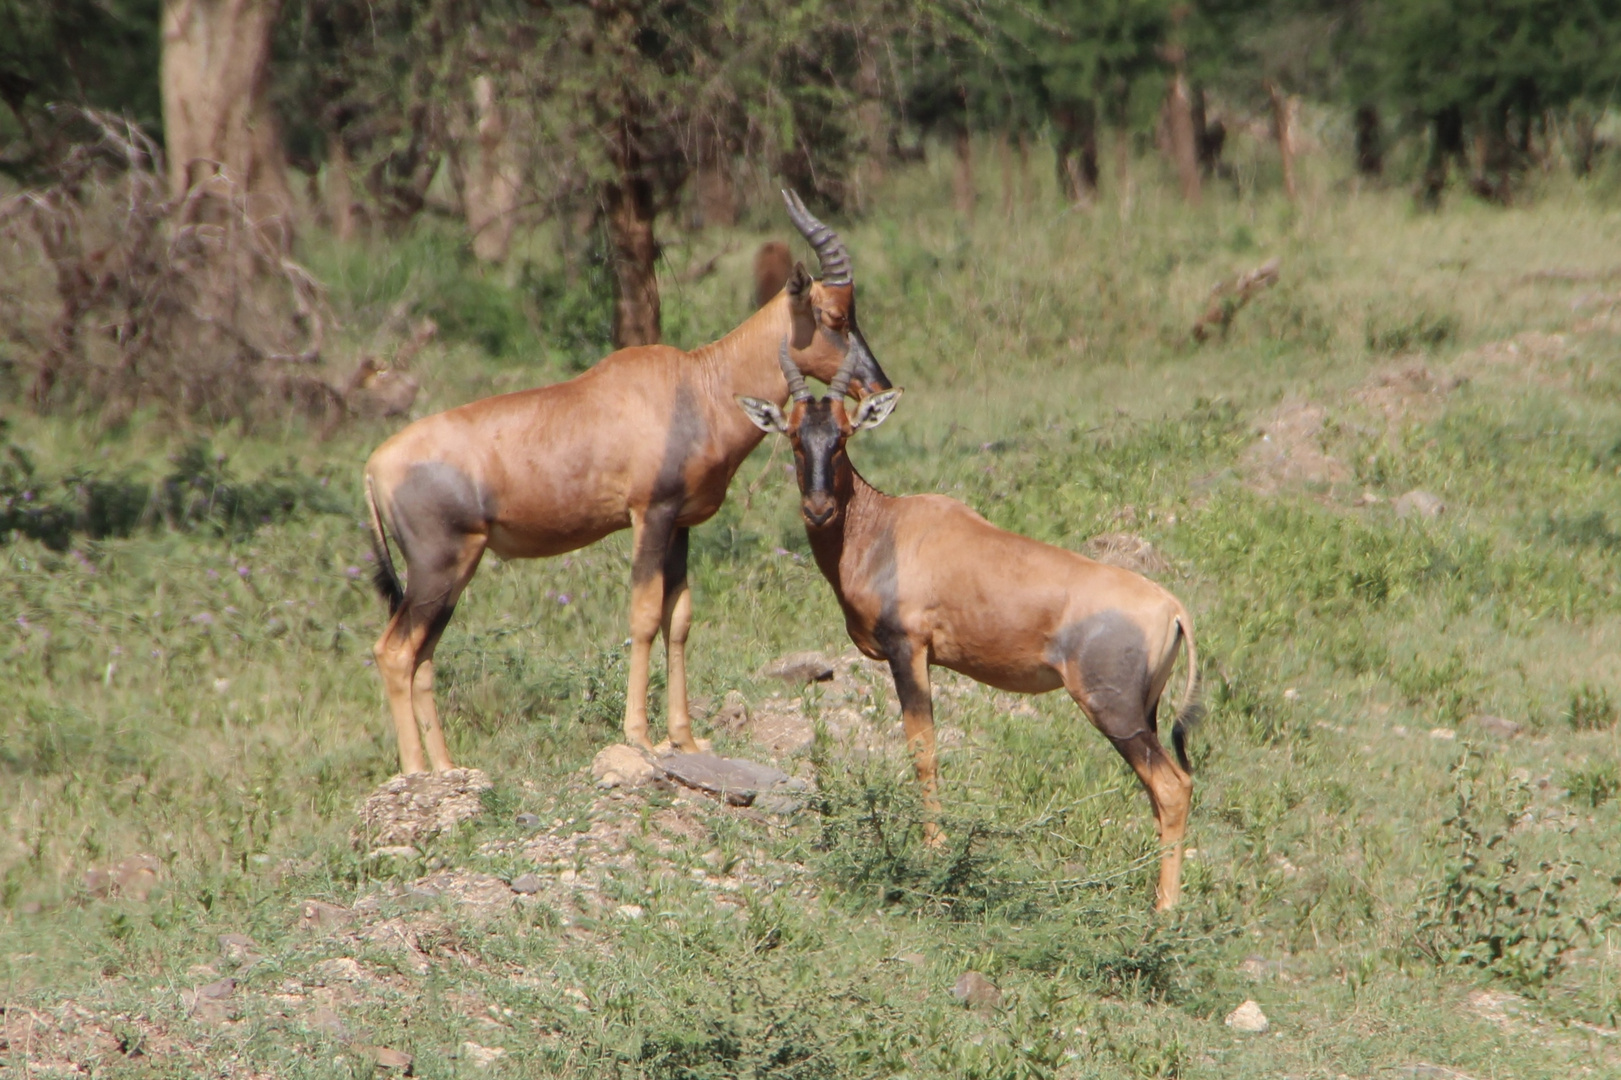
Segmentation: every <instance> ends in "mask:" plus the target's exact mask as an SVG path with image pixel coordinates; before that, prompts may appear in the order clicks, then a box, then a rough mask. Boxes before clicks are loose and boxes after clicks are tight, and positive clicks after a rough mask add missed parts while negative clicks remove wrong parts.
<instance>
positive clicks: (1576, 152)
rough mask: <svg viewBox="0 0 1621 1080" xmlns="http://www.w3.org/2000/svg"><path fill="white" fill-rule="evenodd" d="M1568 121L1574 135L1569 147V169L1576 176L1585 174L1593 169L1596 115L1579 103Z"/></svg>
mask: <svg viewBox="0 0 1621 1080" xmlns="http://www.w3.org/2000/svg"><path fill="white" fill-rule="evenodd" d="M1570 121H1571V128H1572V131H1573V136H1574V137H1573V139H1572V145H1571V149H1570V167H1571V171H1572V172H1574V173H1575V174H1576V175H1577V176H1587V175H1588V174H1589V173H1591V172H1592V171H1593V157H1594V156H1595V155H1596V154H1597V153H1598V116H1597V114H1596V113H1594V112H1593V110H1591V109H1589V108H1587V107H1586V106H1584V105H1579V106H1577V107H1576V109H1575V111H1574V113H1573V114H1572V115H1571V118H1570Z"/></svg>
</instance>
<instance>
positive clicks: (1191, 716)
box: [1171, 611, 1204, 773]
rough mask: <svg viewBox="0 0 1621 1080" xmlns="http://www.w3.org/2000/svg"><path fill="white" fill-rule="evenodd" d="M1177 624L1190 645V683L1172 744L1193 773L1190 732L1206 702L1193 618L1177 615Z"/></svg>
mask: <svg viewBox="0 0 1621 1080" xmlns="http://www.w3.org/2000/svg"><path fill="white" fill-rule="evenodd" d="M1176 625H1177V628H1178V629H1179V630H1180V631H1181V633H1182V640H1183V642H1185V643H1186V644H1187V647H1188V685H1187V689H1185V690H1183V691H1182V702H1181V704H1180V705H1178V706H1177V710H1176V723H1175V724H1173V725H1172V726H1171V745H1172V746H1174V747H1176V760H1177V761H1178V762H1180V763H1181V765H1182V770H1183V771H1184V772H1187V773H1192V772H1193V765H1192V763H1190V762H1189V761H1188V732H1189V731H1190V730H1192V728H1193V726H1194V725H1195V724H1197V723H1198V722H1199V721H1200V720H1202V719H1203V718H1204V703H1203V702H1202V701H1200V700H1199V652H1198V650H1197V649H1196V648H1194V645H1193V620H1192V619H1190V618H1189V617H1188V613H1187V612H1186V611H1184V612H1182V613H1181V614H1179V615H1178V616H1177V617H1176Z"/></svg>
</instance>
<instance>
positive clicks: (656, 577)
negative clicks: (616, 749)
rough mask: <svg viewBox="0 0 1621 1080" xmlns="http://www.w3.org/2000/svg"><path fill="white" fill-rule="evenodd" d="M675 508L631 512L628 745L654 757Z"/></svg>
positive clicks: (626, 740)
mask: <svg viewBox="0 0 1621 1080" xmlns="http://www.w3.org/2000/svg"><path fill="white" fill-rule="evenodd" d="M675 511H676V508H674V507H669V508H665V507H653V508H650V509H648V510H645V511H640V512H638V511H634V510H633V511H631V530H632V533H631V535H632V540H631V550H632V552H633V554H632V556H631V564H630V679H629V683H628V685H627V686H626V688H625V742H627V743H629V744H630V745H631V746H636V747H640V748H641V749H643V750H646V751H648V752H649V753H651V752H652V750H653V742H652V740H651V739H649V738H648V737H647V681H648V668H649V665H650V661H651V659H652V653H653V639H654V638H656V637H658V633H659V627H660V624H662V623H663V621H664V563H665V559H666V558H667V555H668V551H669V546H670V541H671V538H672V534H673V532H674V529H675Z"/></svg>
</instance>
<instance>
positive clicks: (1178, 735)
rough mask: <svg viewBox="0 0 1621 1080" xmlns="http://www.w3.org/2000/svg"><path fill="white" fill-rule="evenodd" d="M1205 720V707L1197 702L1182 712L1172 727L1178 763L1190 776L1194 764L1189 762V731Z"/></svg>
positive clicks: (1173, 743)
mask: <svg viewBox="0 0 1621 1080" xmlns="http://www.w3.org/2000/svg"><path fill="white" fill-rule="evenodd" d="M1203 718H1204V706H1203V705H1201V704H1199V703H1198V702H1197V701H1196V702H1193V703H1192V704H1191V705H1189V706H1188V707H1187V708H1186V709H1184V710H1182V715H1181V716H1178V717H1177V718H1176V723H1175V724H1173V725H1171V745H1172V746H1173V747H1175V748H1176V760H1177V763H1178V764H1180V765H1181V766H1182V771H1183V772H1185V773H1187V774H1188V775H1189V776H1192V775H1193V763H1192V762H1191V761H1189V760H1188V729H1189V728H1191V727H1193V725H1194V724H1197V723H1198V722H1199V721H1200V720H1201V719H1203Z"/></svg>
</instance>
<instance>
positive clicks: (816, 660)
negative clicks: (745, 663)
mask: <svg viewBox="0 0 1621 1080" xmlns="http://www.w3.org/2000/svg"><path fill="white" fill-rule="evenodd" d="M833 671H834V669H833V661H831V660H829V659H828V658H827V657H825V656H823V655H822V654H821V653H819V652H796V653H789V654H788V655H787V656H780V657H778V658H777V659H775V660H773V661H771V663H769V664H767V665H766V666H765V667H763V668H761V669H760V676H761V677H762V678H773V679H781V680H782V681H783V682H786V683H792V684H794V685H796V686H798V685H802V684H804V683H813V682H827V681H828V680H829V679H831V678H833Z"/></svg>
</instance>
